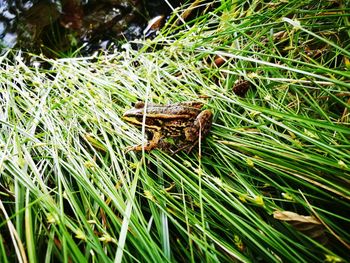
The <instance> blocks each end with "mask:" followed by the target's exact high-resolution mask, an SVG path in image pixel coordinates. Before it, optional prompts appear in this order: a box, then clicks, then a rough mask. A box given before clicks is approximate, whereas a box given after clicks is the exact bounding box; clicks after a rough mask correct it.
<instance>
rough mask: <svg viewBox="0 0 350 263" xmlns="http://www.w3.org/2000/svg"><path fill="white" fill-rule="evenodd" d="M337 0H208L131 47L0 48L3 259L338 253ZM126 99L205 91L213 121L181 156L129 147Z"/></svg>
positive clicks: (340, 61) (341, 125)
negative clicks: (86, 52)
mask: <svg viewBox="0 0 350 263" xmlns="http://www.w3.org/2000/svg"><path fill="white" fill-rule="evenodd" d="M346 2H347V1H343V2H341V1H339V2H337V1H295V0H292V1H288V3H287V2H285V1H275V2H270V1H267V2H264V1H258V0H257V1H250V2H248V1H239V2H234V3H233V2H232V1H217V2H216V3H215V4H216V5H215V6H214V5H213V6H208V9H205V8H203V6H200V5H199V6H198V8H202V9H201V11H200V12H202V13H201V15H199V16H198V17H196V18H195V19H193V20H191V21H188V22H186V23H182V22H181V16H180V14H181V12H182V11H183V10H182V11H180V10H176V12H175V14H174V15H173V17H172V18H170V19H169V21H168V23H167V25H166V26H165V28H164V29H163V30H162V32H161V34H159V35H158V36H157V37H156V38H155V39H153V40H148V41H141V42H139V43H138V44H142V45H143V47H142V48H141V50H139V51H136V50H133V49H131V48H130V46H129V45H126V46H125V49H124V50H123V51H122V52H118V53H114V54H109V55H108V54H100V55H96V56H92V57H89V58H86V57H84V58H69V59H58V60H51V59H47V58H43V57H40V56H35V55H32V58H33V60H37V61H40V63H42V67H36V66H32V67H29V66H27V65H26V64H25V63H23V59H22V54H21V53H20V52H18V53H16V54H15V55H14V58H15V59H14V60H11V59H9V58H10V57H11V56H10V55H9V54H5V55H4V56H3V57H1V61H0V63H1V68H2V70H1V72H0V83H1V84H0V89H1V93H0V109H1V111H0V127H1V133H0V194H1V199H0V210H1V214H0V215H1V221H0V228H1V234H0V238H1V239H2V242H1V243H0V244H1V245H0V258H1V260H0V261H1V262H5V260H8V262H13V261H14V260H15V259H17V260H18V261H20V262H26V261H27V260H28V261H30V262H38V261H39V258H42V257H45V261H46V262H49V261H58V262H67V261H72V262H111V261H115V262H121V261H122V260H123V261H127V262H129V261H135V262H138V261H142V262H170V261H171V262H176V261H180V262H181V261H183V262H188V261H192V262H198V261H203V262H229V261H234V262H235V261H245V262H250V261H254V262H259V261H263V262H280V261H285V262H319V261H323V262H324V261H328V262H340V261H346V260H349V244H350V234H349V232H348V231H347V229H349V226H350V219H349V217H348V215H349V212H350V202H349V199H350V147H349V145H350V142H349V138H350V136H349V135H350V127H349V108H350V107H349V97H350V93H349V86H350V84H349V77H350V73H349V67H350V66H349V59H350V52H349V51H348V50H349V45H350V42H349V13H350V12H349V8H346V6H349V5H347V4H346ZM348 4H349V3H348ZM203 5H204V4H203ZM33 65H37V64H36V63H34V64H33ZM240 83H244V84H245V88H244V90H243V92H237V87H238V85H239V84H240ZM234 91H236V93H237V94H238V95H237V94H235V92H234ZM137 100H142V101H148V102H156V103H164V104H165V103H173V102H178V101H185V100H196V101H199V100H201V101H203V102H204V103H205V104H206V107H207V108H210V109H211V110H212V111H213V113H214V123H213V127H212V129H211V132H210V134H209V135H208V137H207V138H206V140H205V141H203V142H202V143H201V145H200V147H198V148H195V149H194V150H193V151H192V152H191V153H190V154H186V153H184V152H181V153H178V154H176V155H173V156H171V155H168V154H166V153H164V152H162V151H159V150H154V151H152V152H150V153H145V152H143V153H135V152H127V153H126V151H125V149H127V147H128V146H130V145H134V144H139V143H140V142H141V141H142V140H144V138H145V136H144V134H142V132H140V131H139V130H137V129H136V128H134V127H130V125H128V124H126V123H125V122H124V121H123V119H122V118H121V116H122V114H123V112H124V111H125V110H126V109H128V108H130V107H131V104H132V103H133V102H136V101H137ZM283 211H284V212H283ZM287 211H290V212H287ZM276 212H282V213H285V214H287V213H289V214H292V215H297V216H295V217H293V219H292V221H293V220H294V221H298V220H300V218H304V219H305V218H311V217H312V222H313V223H314V224H317V225H321V226H322V227H321V228H317V234H319V233H320V232H321V235H313V233H312V232H311V233H310V232H307V231H303V230H302V229H301V228H300V227H295V223H293V224H291V223H289V222H288V221H286V220H280V219H278V218H277V217H274V215H276ZM298 215H300V216H298ZM303 216H304V217H303ZM306 223H307V222H306ZM320 236H322V239H319V237H320ZM39 256H40V257H39Z"/></svg>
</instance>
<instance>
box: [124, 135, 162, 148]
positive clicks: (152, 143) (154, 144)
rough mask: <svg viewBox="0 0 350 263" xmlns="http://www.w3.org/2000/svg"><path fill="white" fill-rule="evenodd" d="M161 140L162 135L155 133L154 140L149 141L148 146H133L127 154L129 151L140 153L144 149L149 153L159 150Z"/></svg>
mask: <svg viewBox="0 0 350 263" xmlns="http://www.w3.org/2000/svg"><path fill="white" fill-rule="evenodd" d="M160 138H161V133H160V132H154V133H153V137H152V140H150V141H148V142H147V144H146V145H142V144H140V145H136V146H132V147H130V148H129V149H127V150H126V152H129V151H136V152H140V151H142V149H144V150H145V151H146V152H149V151H151V150H153V149H154V148H157V146H158V143H159V140H160Z"/></svg>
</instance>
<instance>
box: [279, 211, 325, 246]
mask: <svg viewBox="0 0 350 263" xmlns="http://www.w3.org/2000/svg"><path fill="white" fill-rule="evenodd" d="M273 217H274V218H275V219H278V220H280V221H285V222H287V223H288V224H290V225H291V226H293V227H294V228H295V229H296V230H298V231H300V232H302V233H303V234H305V235H307V236H308V237H310V238H312V239H314V240H316V241H318V242H319V243H321V244H326V243H327V241H328V237H327V235H326V228H325V227H324V226H323V224H322V223H321V222H320V221H319V220H318V219H317V218H316V217H314V216H303V215H299V214H297V213H294V212H291V211H275V212H274V213H273Z"/></svg>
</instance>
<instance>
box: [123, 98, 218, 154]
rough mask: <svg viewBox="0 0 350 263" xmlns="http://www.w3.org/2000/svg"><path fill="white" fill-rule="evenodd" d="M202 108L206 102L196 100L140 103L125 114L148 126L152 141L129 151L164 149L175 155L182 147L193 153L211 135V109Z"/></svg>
mask: <svg viewBox="0 0 350 263" xmlns="http://www.w3.org/2000/svg"><path fill="white" fill-rule="evenodd" d="M202 107H203V103H202V102H196V101H186V102H178V103H172V104H167V105H162V104H152V103H149V104H147V105H146V104H145V103H144V102H142V101H138V102H136V103H135V105H134V107H133V108H131V109H129V110H127V111H126V112H125V113H124V115H123V119H124V120H125V121H126V122H128V123H130V124H133V125H135V126H138V127H142V126H144V129H145V131H146V134H147V135H148V136H147V137H148V142H147V143H146V144H145V145H137V146H132V147H129V148H128V149H127V151H142V150H145V151H147V152H149V151H151V150H153V149H160V150H163V151H166V152H170V153H172V154H175V153H177V152H179V151H182V150H184V151H186V152H187V153H189V152H190V151H191V150H192V149H193V147H194V146H196V145H198V144H199V142H200V141H201V140H203V139H204V138H205V137H206V136H207V134H208V133H209V130H210V128H211V125H212V119H213V114H212V112H211V110H209V109H204V110H202Z"/></svg>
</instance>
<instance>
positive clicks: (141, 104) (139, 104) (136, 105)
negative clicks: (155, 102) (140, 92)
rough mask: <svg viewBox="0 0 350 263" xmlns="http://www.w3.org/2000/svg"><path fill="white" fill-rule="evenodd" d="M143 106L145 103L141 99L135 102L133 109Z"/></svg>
mask: <svg viewBox="0 0 350 263" xmlns="http://www.w3.org/2000/svg"><path fill="white" fill-rule="evenodd" d="M144 106H145V103H144V102H143V101H138V102H136V103H135V105H134V108H135V109H141V108H143V107H144Z"/></svg>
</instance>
